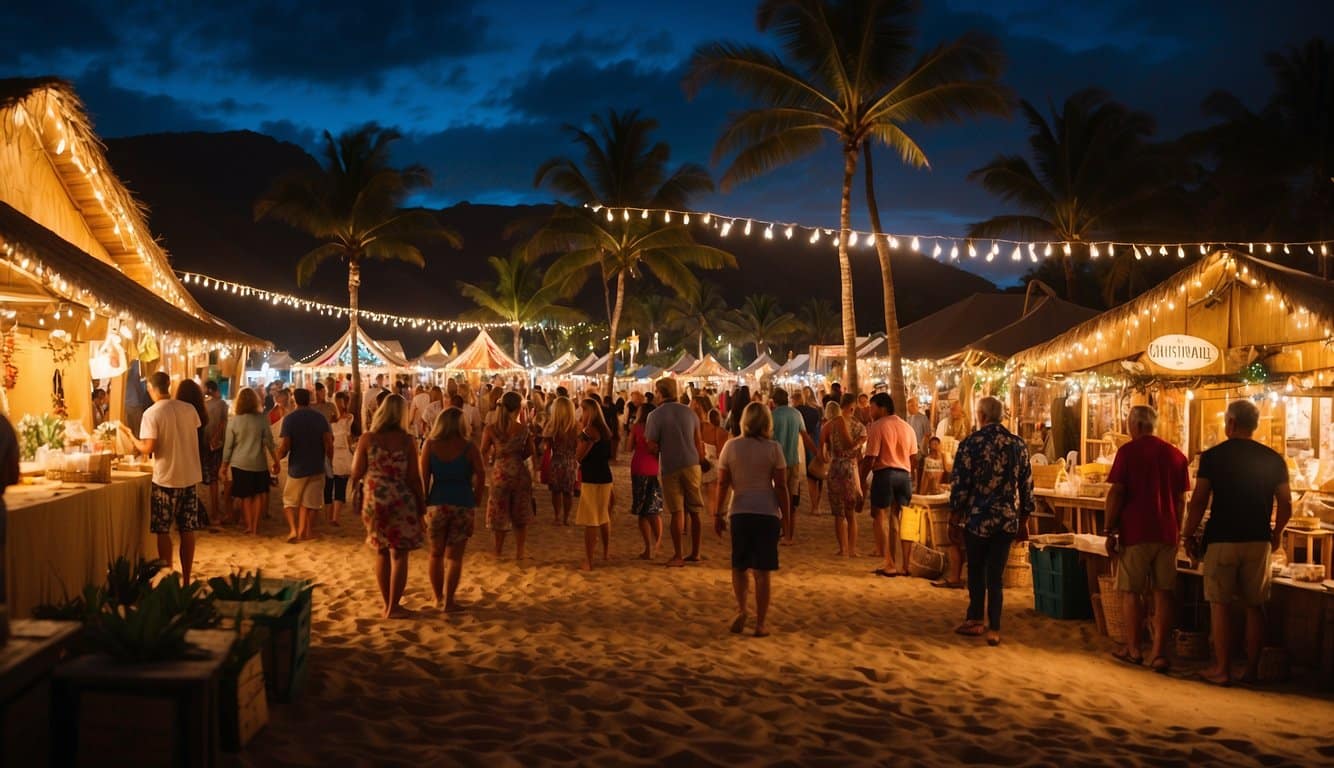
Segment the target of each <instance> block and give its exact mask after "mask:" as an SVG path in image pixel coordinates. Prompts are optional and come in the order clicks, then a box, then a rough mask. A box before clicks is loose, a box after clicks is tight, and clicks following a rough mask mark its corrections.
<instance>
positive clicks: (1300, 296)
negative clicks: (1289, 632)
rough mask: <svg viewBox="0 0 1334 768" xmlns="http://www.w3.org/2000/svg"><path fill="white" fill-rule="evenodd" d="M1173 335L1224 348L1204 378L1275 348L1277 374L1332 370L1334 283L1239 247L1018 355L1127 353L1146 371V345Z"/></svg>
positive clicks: (1072, 364) (1052, 366)
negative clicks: (1207, 342)
mask: <svg viewBox="0 0 1334 768" xmlns="http://www.w3.org/2000/svg"><path fill="white" fill-rule="evenodd" d="M1168 334H1185V335H1189V336H1196V337H1199V338H1203V339H1206V340H1208V341H1210V342H1212V343H1213V344H1214V345H1215V346H1217V347H1218V348H1219V350H1220V352H1221V354H1220V356H1219V358H1218V360H1217V361H1216V362H1215V363H1214V364H1213V365H1211V366H1209V367H1208V368H1204V369H1200V370H1199V371H1196V372H1195V375H1198V376H1221V375H1231V374H1235V373H1236V372H1237V371H1239V370H1240V369H1241V368H1242V367H1243V366H1244V365H1245V364H1246V363H1247V362H1250V361H1251V360H1253V359H1257V358H1259V357H1262V356H1266V355H1273V356H1274V358H1273V359H1272V360H1270V361H1269V368H1270V370H1271V371H1272V372H1274V373H1279V374H1282V373H1305V372H1313V371H1321V370H1328V369H1330V368H1334V282H1331V281H1329V280H1323V279H1321V278H1319V277H1316V276H1315V275H1310V274H1307V273H1305V272H1299V271H1297V270H1293V269H1289V268H1288V267H1284V266H1281V265H1278V264H1274V263H1272V262H1268V261H1264V260H1263V259H1257V258H1255V257H1254V256H1250V255H1247V254H1243V253H1238V252H1233V251H1215V252H1213V253H1211V254H1209V255H1207V256H1205V257H1203V258H1201V259H1200V260H1199V261H1197V262H1196V263H1194V264H1192V265H1190V266H1188V267H1186V268H1185V269H1183V270H1181V271H1180V272H1178V273H1177V274H1175V275H1173V276H1172V277H1170V278H1168V279H1167V280H1165V281H1164V282H1162V283H1161V284H1160V285H1158V286H1156V287H1154V288H1152V289H1151V290H1149V291H1146V292H1145V293H1143V294H1142V295H1140V296H1138V297H1137V298H1135V299H1134V300H1133V301H1130V302H1127V303H1125V304H1122V305H1121V306H1119V307H1116V308H1114V309H1111V310H1108V311H1107V312H1104V313H1102V314H1100V315H1098V316H1097V317H1094V318H1092V319H1091V320H1087V321H1085V322H1083V323H1080V324H1079V325H1076V326H1075V327H1073V328H1071V329H1070V330H1068V331H1066V332H1065V333H1062V334H1061V335H1059V336H1057V337H1055V338H1053V339H1051V340H1050V341H1047V342H1045V343H1043V344H1038V345H1036V346H1033V347H1030V348H1029V349H1026V350H1023V351H1022V352H1019V353H1018V354H1016V355H1014V357H1013V363H1014V364H1016V365H1020V366H1023V367H1025V368H1026V369H1027V370H1028V371H1030V372H1033V373H1039V374H1041V373H1071V372H1077V371H1089V370H1093V369H1096V368H1099V367H1100V366H1108V365H1113V364H1117V363H1119V362H1121V361H1128V362H1130V363H1131V364H1132V365H1133V364H1134V362H1139V363H1141V364H1143V365H1144V369H1145V370H1146V372H1149V373H1159V374H1163V375H1170V374H1172V373H1174V372H1170V371H1159V370H1156V368H1155V367H1154V366H1153V365H1152V363H1151V361H1149V360H1148V359H1147V354H1146V351H1147V349H1148V347H1149V343H1150V342H1151V341H1153V340H1154V339H1155V338H1158V337H1160V336H1164V335H1168Z"/></svg>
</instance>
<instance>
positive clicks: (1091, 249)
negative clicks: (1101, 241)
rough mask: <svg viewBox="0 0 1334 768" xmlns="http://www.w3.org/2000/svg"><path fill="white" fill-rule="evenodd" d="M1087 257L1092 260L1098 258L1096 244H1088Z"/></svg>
mask: <svg viewBox="0 0 1334 768" xmlns="http://www.w3.org/2000/svg"><path fill="white" fill-rule="evenodd" d="M1089 256H1090V257H1092V258H1095V259H1096V258H1098V256H1099V253H1098V244H1097V243H1090V244H1089Z"/></svg>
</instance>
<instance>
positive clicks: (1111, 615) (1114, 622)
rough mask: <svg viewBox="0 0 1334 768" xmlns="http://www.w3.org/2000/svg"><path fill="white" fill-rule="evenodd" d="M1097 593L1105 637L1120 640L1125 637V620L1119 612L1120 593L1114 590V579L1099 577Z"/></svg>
mask: <svg viewBox="0 0 1334 768" xmlns="http://www.w3.org/2000/svg"><path fill="white" fill-rule="evenodd" d="M1098 593H1099V597H1100V602H1101V603H1102V617H1103V622H1104V623H1105V625H1106V627H1107V636H1108V637H1110V638H1112V639H1113V640H1120V639H1121V638H1123V637H1125V635H1126V619H1125V615H1124V614H1123V613H1122V612H1121V593H1120V592H1119V591H1117V589H1116V577H1115V576H1099V577H1098Z"/></svg>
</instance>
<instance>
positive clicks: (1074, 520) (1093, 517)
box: [1033, 488, 1107, 534]
mask: <svg viewBox="0 0 1334 768" xmlns="http://www.w3.org/2000/svg"><path fill="white" fill-rule="evenodd" d="M1033 496H1034V497H1035V498H1036V499H1037V502H1038V509H1039V510H1041V509H1042V508H1043V507H1046V508H1048V509H1050V510H1051V512H1050V516H1051V517H1054V518H1055V519H1056V520H1058V521H1060V522H1061V524H1062V525H1065V526H1066V527H1067V528H1069V529H1070V530H1071V531H1072V532H1074V533H1079V534H1096V533H1101V532H1102V522H1103V514H1104V513H1105V512H1106V511H1107V497H1106V496H1078V495H1071V494H1068V493H1058V492H1057V491H1056V490H1054V489H1052V488H1034V489H1033ZM1067 516H1068V517H1067Z"/></svg>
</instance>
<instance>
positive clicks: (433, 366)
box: [410, 339, 451, 385]
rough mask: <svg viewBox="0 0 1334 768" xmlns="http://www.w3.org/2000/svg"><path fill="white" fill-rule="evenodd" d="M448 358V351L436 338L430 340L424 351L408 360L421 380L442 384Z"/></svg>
mask: <svg viewBox="0 0 1334 768" xmlns="http://www.w3.org/2000/svg"><path fill="white" fill-rule="evenodd" d="M450 359H451V356H450V354H449V352H447V351H446V350H445V347H444V345H442V344H441V343H440V340H439V339H436V340H435V341H432V342H431V346H430V347H428V348H427V349H426V351H425V352H423V353H421V355H420V356H419V357H417V358H416V359H414V360H412V361H410V362H411V363H412V365H413V366H414V367H415V368H416V369H417V375H418V376H419V377H420V378H421V379H422V380H424V381H426V382H429V383H431V384H436V385H443V384H444V378H445V376H444V368H445V365H446V364H448V363H449V361H450Z"/></svg>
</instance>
